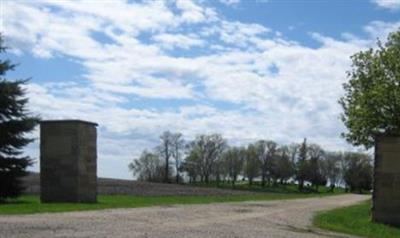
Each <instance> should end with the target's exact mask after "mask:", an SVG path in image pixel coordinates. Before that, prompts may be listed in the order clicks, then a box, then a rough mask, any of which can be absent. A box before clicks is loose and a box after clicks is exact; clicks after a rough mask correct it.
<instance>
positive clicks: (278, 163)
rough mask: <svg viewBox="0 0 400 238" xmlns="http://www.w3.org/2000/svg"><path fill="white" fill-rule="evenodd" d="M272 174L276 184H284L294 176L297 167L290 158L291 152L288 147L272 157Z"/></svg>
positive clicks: (279, 150)
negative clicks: (278, 182)
mask: <svg viewBox="0 0 400 238" xmlns="http://www.w3.org/2000/svg"><path fill="white" fill-rule="evenodd" d="M271 164H272V165H271V170H270V174H271V176H272V178H273V180H274V183H276V182H277V181H278V180H279V181H280V183H281V184H284V183H285V182H286V180H288V179H289V178H291V177H292V176H293V175H294V172H295V167H294V163H293V162H292V160H291V157H290V151H288V150H287V147H282V148H280V149H278V150H277V153H276V154H275V156H274V157H272V161H271Z"/></svg>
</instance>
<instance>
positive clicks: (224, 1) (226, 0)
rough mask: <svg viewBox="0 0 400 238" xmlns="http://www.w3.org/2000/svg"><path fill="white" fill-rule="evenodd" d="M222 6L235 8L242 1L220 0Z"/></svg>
mask: <svg viewBox="0 0 400 238" xmlns="http://www.w3.org/2000/svg"><path fill="white" fill-rule="evenodd" d="M219 1H220V2H221V3H222V4H225V5H228V6H235V5H237V4H239V3H240V0H219Z"/></svg>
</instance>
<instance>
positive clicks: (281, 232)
mask: <svg viewBox="0 0 400 238" xmlns="http://www.w3.org/2000/svg"><path fill="white" fill-rule="evenodd" d="M368 198H369V196H364V195H340V196H332V197H325V198H308V199H295V200H279V201H265V202H258V201H257V202H240V203H216V204H209V205H178V206H161V207H160V206H159V207H149V208H133V209H113V210H100V211H88V212H69V213H52V214H37V215H18V216H0V237H7V238H12V237H35V238H36V237H38V238H39V237H40V238H42V237H113V238H119V237H171V238H172V237H173V238H176V237H190V238H195V237H207V238H208V237H226V238H234V237H245V238H250V237H347V236H345V235H340V234H333V233H328V232H323V231H320V230H317V229H314V228H310V225H311V218H312V216H313V214H314V212H316V211H320V210H325V209H332V208H336V207H341V206H347V205H351V204H354V203H358V202H360V201H363V200H366V199H368Z"/></svg>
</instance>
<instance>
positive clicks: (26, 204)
mask: <svg viewBox="0 0 400 238" xmlns="http://www.w3.org/2000/svg"><path fill="white" fill-rule="evenodd" d="M316 196H321V195H319V194H280V193H259V194H255V195H230V196H127V195H109V196H98V203H95V204H87V203H78V204H77V203H50V204H49V203H40V200H39V197H38V196H22V197H20V198H19V199H18V200H16V201H11V202H9V203H5V204H0V214H32V213H43V212H68V211H83V210H97V209H107V208H134V207H148V206H157V205H173V204H205V203H216V202H241V201H250V200H253V201H259V200H276V199H293V198H308V197H316Z"/></svg>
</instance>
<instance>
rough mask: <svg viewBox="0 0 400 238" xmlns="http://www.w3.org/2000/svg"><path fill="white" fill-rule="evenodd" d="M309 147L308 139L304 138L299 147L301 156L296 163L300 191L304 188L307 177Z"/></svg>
mask: <svg viewBox="0 0 400 238" xmlns="http://www.w3.org/2000/svg"><path fill="white" fill-rule="evenodd" d="M307 150H308V147H307V139H306V138H304V141H303V143H301V145H300V147H299V156H298V161H297V163H296V167H297V168H296V179H297V181H298V184H299V185H298V186H299V191H301V190H303V188H304V181H305V180H306V178H307V172H306V168H307V157H308V151H307Z"/></svg>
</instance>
